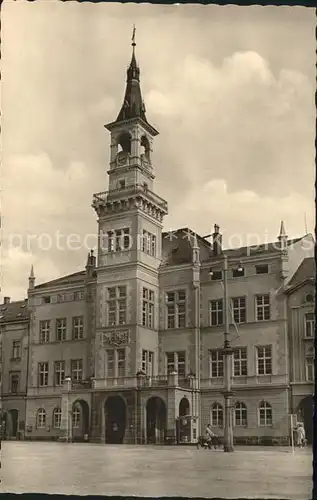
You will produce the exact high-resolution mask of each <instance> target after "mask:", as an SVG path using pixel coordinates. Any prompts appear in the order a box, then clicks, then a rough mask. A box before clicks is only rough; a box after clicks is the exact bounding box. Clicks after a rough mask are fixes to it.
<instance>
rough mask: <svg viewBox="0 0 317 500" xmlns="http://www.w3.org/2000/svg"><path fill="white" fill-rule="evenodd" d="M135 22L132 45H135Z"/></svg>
mask: <svg viewBox="0 0 317 500" xmlns="http://www.w3.org/2000/svg"><path fill="white" fill-rule="evenodd" d="M135 46H136V43H135V24H134V25H133V31H132V47H135Z"/></svg>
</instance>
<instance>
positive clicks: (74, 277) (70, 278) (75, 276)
mask: <svg viewBox="0 0 317 500" xmlns="http://www.w3.org/2000/svg"><path fill="white" fill-rule="evenodd" d="M85 276H86V271H78V272H77V273H72V274H67V275H66V276H62V277H61V278H57V279H55V280H52V281H47V282H46V283H41V284H40V285H37V286H36V287H35V290H39V289H41V288H49V287H51V286H63V285H71V284H74V285H75V284H77V283H78V284H80V283H83V281H84V278H85Z"/></svg>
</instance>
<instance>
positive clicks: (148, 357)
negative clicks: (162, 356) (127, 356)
mask: <svg viewBox="0 0 317 500" xmlns="http://www.w3.org/2000/svg"><path fill="white" fill-rule="evenodd" d="M153 358H154V354H153V352H152V351H145V350H144V349H143V351H142V371H143V372H144V373H146V375H147V376H148V377H153Z"/></svg>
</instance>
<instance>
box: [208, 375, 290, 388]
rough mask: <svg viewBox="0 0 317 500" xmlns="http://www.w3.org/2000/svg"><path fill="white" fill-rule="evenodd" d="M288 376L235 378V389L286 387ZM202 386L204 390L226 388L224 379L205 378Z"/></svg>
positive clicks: (233, 382) (233, 380)
mask: <svg viewBox="0 0 317 500" xmlns="http://www.w3.org/2000/svg"><path fill="white" fill-rule="evenodd" d="M287 383H288V382H287V376H286V375H253V376H242V377H233V378H232V385H233V387H239V386H261V385H273V386H274V385H285V384H287ZM200 386H201V388H202V389H208V388H210V389H218V388H223V387H224V379H223V378H221V377H219V378H203V379H201V383H200Z"/></svg>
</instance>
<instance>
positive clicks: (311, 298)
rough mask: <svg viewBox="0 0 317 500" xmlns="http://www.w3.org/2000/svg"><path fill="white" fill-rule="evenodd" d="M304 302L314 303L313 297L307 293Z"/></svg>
mask: <svg viewBox="0 0 317 500" xmlns="http://www.w3.org/2000/svg"><path fill="white" fill-rule="evenodd" d="M305 301H306V302H314V296H313V295H312V294H311V293H308V294H307V295H306V297H305Z"/></svg>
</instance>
